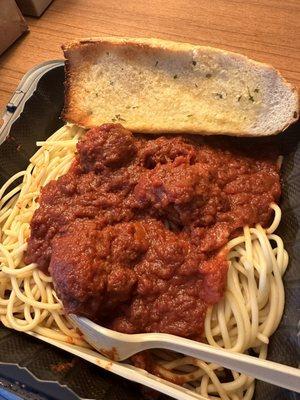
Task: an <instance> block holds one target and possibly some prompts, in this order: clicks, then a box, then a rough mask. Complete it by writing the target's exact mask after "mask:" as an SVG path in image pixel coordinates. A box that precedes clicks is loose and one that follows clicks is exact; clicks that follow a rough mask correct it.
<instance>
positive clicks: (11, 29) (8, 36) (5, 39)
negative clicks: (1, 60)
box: [0, 0, 28, 54]
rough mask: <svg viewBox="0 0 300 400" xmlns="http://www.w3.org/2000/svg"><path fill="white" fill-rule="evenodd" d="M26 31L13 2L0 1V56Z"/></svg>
mask: <svg viewBox="0 0 300 400" xmlns="http://www.w3.org/2000/svg"><path fill="white" fill-rule="evenodd" d="M27 30H28V25H27V23H26V21H25V19H24V17H23V16H22V14H21V11H20V10H19V8H18V6H17V5H16V3H15V1H14V0H1V7H0V32H1V34H0V54H1V53H3V52H4V51H5V50H6V49H7V48H8V47H9V46H10V45H12V44H13V43H14V42H15V40H17V39H18V37H19V36H21V35H22V34H23V33H24V32H26V31H27Z"/></svg>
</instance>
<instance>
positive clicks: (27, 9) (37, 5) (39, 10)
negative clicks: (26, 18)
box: [16, 0, 52, 17]
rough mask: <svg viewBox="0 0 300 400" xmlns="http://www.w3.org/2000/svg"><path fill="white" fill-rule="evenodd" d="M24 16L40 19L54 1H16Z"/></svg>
mask: <svg viewBox="0 0 300 400" xmlns="http://www.w3.org/2000/svg"><path fill="white" fill-rule="evenodd" d="M16 1H17V4H18V6H19V8H20V10H21V11H22V13H23V14H24V15H30V16H31V17H40V16H41V15H42V14H43V12H44V11H45V10H46V8H47V7H48V6H49V4H50V3H51V2H52V0H16Z"/></svg>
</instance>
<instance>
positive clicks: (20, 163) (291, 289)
mask: <svg viewBox="0 0 300 400" xmlns="http://www.w3.org/2000/svg"><path fill="white" fill-rule="evenodd" d="M63 80H64V69H63V62H62V61H51V62H48V63H44V64H42V65H40V66H38V67H36V68H34V69H33V70H31V71H29V73H27V74H26V75H25V77H24V78H23V79H22V81H21V83H20V85H19V87H18V89H17V91H16V92H15V94H14V96H13V97H12V99H11V102H10V103H9V104H8V106H7V110H6V113H5V114H4V124H3V125H2V126H1V127H0V185H2V184H3V183H4V182H5V181H6V180H7V179H8V178H9V177H10V176H12V175H13V174H15V173H16V172H18V171H20V170H22V169H25V168H26V166H27V165H28V160H29V158H30V157H31V156H32V155H33V154H34V152H35V151H36V147H35V142H36V141H37V140H44V139H46V138H47V137H48V136H50V135H51V134H52V133H53V132H54V131H55V130H56V129H58V128H59V127H60V126H62V125H63V121H61V120H60V118H59V115H60V111H61V109H62V106H63V101H64V91H63ZM241 140H246V139H241ZM257 140H259V141H264V142H265V144H266V146H267V145H268V142H269V141H270V139H257ZM271 140H272V142H275V143H277V144H278V146H280V149H281V153H282V154H283V155H284V162H283V167H282V181H283V196H282V203H281V207H282V210H283V217H282V223H281V225H280V228H279V234H280V235H281V237H282V238H283V240H284V243H285V247H286V249H287V251H288V253H289V255H290V263H289V267H288V269H287V272H286V274H285V277H284V285H285V291H286V302H285V310H284V315H283V318H282V321H281V324H280V326H279V328H278V330H277V331H276V332H275V334H274V335H273V336H272V338H271V341H270V346H269V353H268V359H270V360H273V361H277V362H280V363H283V364H287V365H291V366H294V367H297V366H298V365H299V361H300V354H299V353H300V352H299V349H300V343H299V342H300V332H299V320H300V229H299V222H300V124H297V125H294V126H293V127H291V128H289V129H288V130H287V131H286V132H284V133H283V134H280V135H278V136H277V137H275V138H272V139H271ZM141 389H142V387H141V385H138V384H135V383H132V382H129V381H127V380H125V379H123V378H120V377H118V376H115V375H113V374H112V373H110V372H107V371H105V370H102V369H100V368H98V367H96V366H94V365H92V364H89V363H88V362H86V361H84V360H82V359H80V358H77V357H74V356H73V355H71V354H68V353H66V352H64V351H62V350H60V349H57V348H55V347H53V346H50V345H48V344H46V343H44V342H41V341H39V340H38V339H35V338H32V337H30V336H28V335H25V334H21V333H18V332H15V331H12V330H9V329H6V328H4V327H2V326H1V327H0V400H1V399H2V398H4V399H11V400H18V399H20V398H25V399H36V400H45V399H57V400H73V399H97V400H127V399H128V400H135V399H141V398H143V397H144V393H143V390H141ZM1 390H2V392H1ZM7 390H8V391H9V395H11V397H8V395H7V393H8V392H7ZM5 393H6V395H5ZM5 396H7V397H5ZM12 396H15V397H12ZM160 398H164V399H166V396H163V395H162V396H161V397H160ZM254 399H255V400H296V399H300V396H299V395H297V394H296V393H294V392H290V391H287V390H285V389H282V388H279V387H276V386H273V385H269V384H266V383H264V382H259V381H258V382H257V383H256V390H255V396H254Z"/></svg>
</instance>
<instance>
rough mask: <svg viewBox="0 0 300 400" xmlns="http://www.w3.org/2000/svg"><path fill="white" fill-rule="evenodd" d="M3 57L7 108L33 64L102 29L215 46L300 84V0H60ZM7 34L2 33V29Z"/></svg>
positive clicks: (0, 81)
mask: <svg viewBox="0 0 300 400" xmlns="http://www.w3.org/2000/svg"><path fill="white" fill-rule="evenodd" d="M27 20H28V23H29V27H30V32H29V33H28V34H26V35H25V36H23V37H21V38H20V39H19V40H17V42H16V43H15V44H14V45H13V46H12V47H11V48H10V49H9V50H7V51H6V52H5V53H4V54H3V55H1V56H0V110H1V111H2V110H3V108H4V107H5V105H6V103H7V102H8V101H9V99H10V97H11V95H12V93H13V92H14V90H15V89H16V86H17V84H18V82H19V81H20V79H21V77H22V76H23V75H24V73H25V72H26V71H28V70H29V69H30V68H31V67H33V66H34V65H36V64H39V63H41V62H43V61H46V60H50V59H58V58H62V52H61V49H60V46H61V44H62V43H63V42H67V41H69V40H71V39H74V38H80V37H90V36H99V35H124V36H125V35H130V36H140V37H141V36H148V37H149V36H151V37H159V38H165V39H173V40H177V41H188V42H191V43H198V44H203V45H211V46H215V47H220V48H223V49H228V50H232V51H236V52H239V53H243V54H245V55H247V56H249V57H251V58H254V59H256V60H258V61H262V62H266V63H270V64H272V65H273V66H274V67H275V68H277V69H279V70H280V71H281V73H282V74H283V76H284V77H285V78H286V79H288V80H289V81H291V82H292V83H294V84H295V85H296V86H297V87H298V89H300V0H249V1H247V0H139V1H137V0H122V1H120V0H109V1H108V0H55V1H53V3H52V4H51V5H50V6H49V8H48V9H47V10H46V11H45V13H44V14H43V16H42V17H41V18H39V19H35V18H27ZM0 34H2V32H1V31H0Z"/></svg>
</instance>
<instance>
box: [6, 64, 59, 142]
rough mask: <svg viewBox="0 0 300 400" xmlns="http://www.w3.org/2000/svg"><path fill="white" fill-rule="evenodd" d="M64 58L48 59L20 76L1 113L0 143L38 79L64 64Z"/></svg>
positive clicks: (35, 86)
mask: <svg viewBox="0 0 300 400" xmlns="http://www.w3.org/2000/svg"><path fill="white" fill-rule="evenodd" d="M64 64H65V63H64V60H49V61H45V62H43V63H41V64H38V65H36V66H34V67H33V68H31V69H30V70H29V71H27V72H26V74H25V75H24V76H23V77H22V79H21V81H20V83H19V84H18V86H17V88H16V90H15V91H14V92H13V94H12V96H11V98H10V100H9V102H8V103H7V104H6V106H5V109H4V113H3V115H2V120H3V123H2V125H1V126H0V145H1V144H2V143H3V142H4V140H5V139H6V137H7V136H8V135H9V132H10V129H11V126H12V124H13V123H14V122H15V121H16V120H17V119H18V118H19V117H20V115H21V114H22V112H23V110H24V106H25V104H26V102H27V100H28V99H29V98H30V97H31V96H32V95H33V93H34V91H35V90H36V88H37V85H38V83H39V80H40V79H41V78H42V77H43V76H44V75H45V74H46V73H47V72H49V71H51V70H52V69H54V68H57V67H62V66H64Z"/></svg>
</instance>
